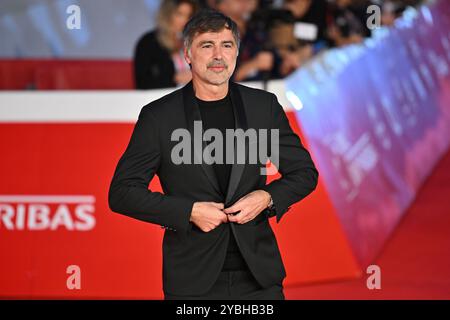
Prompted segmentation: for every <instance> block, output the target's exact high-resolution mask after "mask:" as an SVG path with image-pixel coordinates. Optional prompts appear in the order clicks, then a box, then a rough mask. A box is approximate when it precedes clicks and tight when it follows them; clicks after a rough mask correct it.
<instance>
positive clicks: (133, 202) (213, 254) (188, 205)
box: [109, 11, 318, 299]
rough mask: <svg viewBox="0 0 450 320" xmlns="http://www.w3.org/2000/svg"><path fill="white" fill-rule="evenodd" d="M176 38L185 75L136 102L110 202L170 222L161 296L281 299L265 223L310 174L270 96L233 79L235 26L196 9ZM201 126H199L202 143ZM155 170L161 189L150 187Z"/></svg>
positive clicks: (310, 183)
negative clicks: (270, 176) (183, 81)
mask: <svg viewBox="0 0 450 320" xmlns="http://www.w3.org/2000/svg"><path fill="white" fill-rule="evenodd" d="M183 34H184V41H185V42H184V43H185V49H184V50H185V59H186V61H187V62H188V63H189V64H190V65H191V70H192V81H191V82H190V83H189V84H187V85H186V86H184V87H183V88H181V89H179V90H176V91H174V92H172V93H170V94H168V95H166V96H164V97H162V98H161V99H159V100H156V101H153V102H151V103H149V104H148V105H147V106H145V107H144V108H142V110H141V112H140V114H139V119H138V121H137V123H136V125H135V128H134V131H133V134H132V136H131V139H130V142H129V145H128V147H127V149H126V151H125V153H124V154H123V155H122V157H121V159H120V161H119V163H118V165H117V168H116V171H115V174H114V177H113V179H112V182H111V186H110V190H109V206H110V208H111V210H112V211H115V212H118V213H121V214H125V215H127V216H130V217H133V218H135V219H139V220H142V221H146V222H149V223H154V224H158V225H161V226H163V228H165V229H166V230H165V233H164V240H163V289H164V294H165V298H166V299H284V294H283V287H282V281H283V279H284V278H285V276H286V272H285V269H284V266H283V262H282V259H281V255H280V252H279V249H278V245H277V242H276V239H275V236H274V233H273V231H272V229H271V226H270V224H269V218H270V217H276V221H277V222H279V221H280V219H281V217H282V216H283V215H284V214H285V213H286V212H287V211H288V210H289V207H290V206H291V205H292V204H294V203H296V202H298V201H300V200H301V199H303V198H304V197H306V196H307V195H308V194H310V193H311V192H312V191H313V190H314V189H315V187H316V185H317V179H318V172H317V170H316V168H315V166H314V164H313V162H312V160H311V157H310V155H309V153H308V151H307V150H306V149H305V148H304V147H303V146H302V144H301V141H300V139H299V137H298V136H297V135H296V134H295V133H294V132H293V131H292V129H291V127H290V126H289V123H288V119H287V117H286V114H285V113H284V111H283V108H282V107H281V105H280V104H279V103H278V101H277V98H276V97H275V95H273V94H272V93H268V92H266V91H263V90H258V89H252V88H249V87H246V86H243V85H239V84H236V83H232V82H229V79H230V77H231V75H232V73H233V71H234V68H235V65H236V58H237V54H238V47H239V33H238V30H237V26H236V24H235V23H234V22H233V21H232V20H231V19H230V18H228V17H226V16H224V15H223V14H221V13H219V12H216V11H203V12H200V13H199V14H197V15H196V16H194V17H193V18H192V19H191V20H190V21H189V22H188V23H187V24H186V26H185V29H184V33H183ZM199 121H201V122H199ZM199 124H200V126H201V127H200V129H207V130H206V131H204V134H205V135H204V136H202V137H201V138H200V139H201V140H198V133H199ZM211 130H212V131H211ZM214 130H215V131H214ZM230 130H231V131H230ZM250 130H253V131H254V132H256V131H257V132H258V133H264V132H271V133H272V132H275V134H274V135H270V139H269V138H268V139H260V140H259V141H257V142H256V141H252V137H253V139H254V137H255V136H252V135H251V134H249V135H248V136H246V135H245V133H246V132H250ZM208 131H209V132H210V133H211V132H213V133H219V134H221V135H222V136H225V137H226V138H227V137H228V133H229V132H232V133H234V134H235V135H234V136H233V138H234V140H232V141H231V144H230V143H229V139H228V140H226V143H220V142H221V141H222V142H223V140H222V139H219V137H218V136H217V135H215V136H214V135H213V136H214V139H212V138H211V136H210V137H209V138H208V137H207V136H206V133H207V132H208ZM201 133H203V131H202V130H200V134H201ZM243 133H244V134H243ZM180 137H184V138H185V139H184V140H183V141H181V142H180ZM192 137H193V138H192ZM239 137H240V138H242V137H244V139H239ZM258 137H259V136H258ZM262 140H264V142H265V143H266V144H267V147H268V151H269V152H270V159H271V161H272V162H274V163H276V167H277V168H278V170H279V172H280V173H281V178H280V179H278V180H275V181H273V182H271V183H270V184H267V185H266V176H265V174H264V168H265V166H266V162H265V161H264V157H263V159H262V160H260V161H259V162H256V163H255V162H254V161H253V162H252V161H250V159H254V158H255V157H254V156H255V154H252V152H253V153H254V152H255V149H254V148H252V146H254V145H255V144H258V146H260V145H259V143H260V142H261V141H262ZM269 140H270V143H269ZM207 141H210V143H209V144H208V143H207ZM213 143H216V144H215V146H216V147H217V146H218V147H217V148H213V147H211V146H212V145H213ZM181 144H184V146H187V148H181V149H180V145H181ZM224 145H226V147H225V146H224ZM230 146H231V149H229V148H228V147H230ZM199 147H200V148H199ZM208 148H209V149H208ZM230 150H231V151H230ZM242 150H243V155H244V157H243V158H241V160H239V154H240V151H242ZM220 154H222V155H225V157H222V160H223V159H224V158H227V160H226V161H222V160H220V157H219V155H220ZM230 155H231V156H230ZM241 155H242V153H241ZM228 156H230V157H228ZM275 156H276V157H275ZM208 159H209V160H208ZM211 159H214V161H212V162H211V161H210V160H211ZM217 159H219V160H217ZM230 159H231V160H232V161H229V160H230ZM242 159H244V160H245V161H242ZM180 160H182V161H180ZM273 160H276V161H273ZM155 174H157V175H158V176H159V179H160V182H161V186H162V188H163V191H164V194H161V193H159V192H153V191H151V190H148V185H149V183H150V181H151V179H152V178H153V176H154V175H155Z"/></svg>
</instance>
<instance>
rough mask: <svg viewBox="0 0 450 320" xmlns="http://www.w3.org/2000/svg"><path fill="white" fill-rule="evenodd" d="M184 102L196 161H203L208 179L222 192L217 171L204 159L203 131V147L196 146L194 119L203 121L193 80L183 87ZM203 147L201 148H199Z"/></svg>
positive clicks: (215, 188)
mask: <svg viewBox="0 0 450 320" xmlns="http://www.w3.org/2000/svg"><path fill="white" fill-rule="evenodd" d="M183 103H184V112H185V115H186V123H187V128H188V130H189V132H190V134H191V137H192V141H191V147H192V149H191V150H193V152H192V154H193V156H194V163H201V167H202V169H203V171H204V172H205V174H206V177H207V178H208V181H209V182H210V183H211V185H212V187H213V188H214V190H216V191H217V192H218V193H219V194H220V193H221V191H220V187H219V182H218V181H217V177H216V173H215V172H214V168H213V166H211V165H207V164H206V163H204V161H203V154H202V153H203V150H204V149H205V148H206V141H203V132H201V133H200V134H201V136H200V138H201V140H202V147H201V148H196V147H195V146H194V121H202V118H201V115H200V108H199V107H198V104H197V99H196V98H195V94H194V88H193V85H192V81H191V82H189V83H188V84H187V85H185V86H184V87H183ZM199 149H201V150H199Z"/></svg>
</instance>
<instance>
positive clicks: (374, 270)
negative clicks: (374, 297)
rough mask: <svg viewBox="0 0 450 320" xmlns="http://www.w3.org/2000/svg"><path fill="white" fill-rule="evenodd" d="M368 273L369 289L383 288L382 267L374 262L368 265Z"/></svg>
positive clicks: (367, 283) (367, 282)
mask: <svg viewBox="0 0 450 320" xmlns="http://www.w3.org/2000/svg"><path fill="white" fill-rule="evenodd" d="M367 274H370V276H369V277H368V278H367V281H366V285H367V289H369V290H374V289H377V290H380V289H381V268H380V267H379V266H377V265H376V264H372V265H370V266H368V267H367Z"/></svg>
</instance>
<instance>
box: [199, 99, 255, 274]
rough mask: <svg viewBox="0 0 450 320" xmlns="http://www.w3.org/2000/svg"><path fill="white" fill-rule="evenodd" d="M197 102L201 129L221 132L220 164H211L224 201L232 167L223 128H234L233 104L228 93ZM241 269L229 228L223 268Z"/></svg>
mask: <svg viewBox="0 0 450 320" xmlns="http://www.w3.org/2000/svg"><path fill="white" fill-rule="evenodd" d="M197 102H198V105H199V107H200V114H201V117H202V125H203V130H204V131H206V130H208V129H212V128H214V129H218V130H220V131H221V133H222V137H223V147H224V150H223V153H222V155H223V161H222V164H217V163H214V164H212V166H213V167H214V171H215V173H216V176H217V180H218V182H219V186H220V190H221V191H222V196H223V200H222V201H223V202H225V196H226V193H227V189H228V181H229V179H230V174H231V167H232V165H231V164H226V156H225V155H226V153H225V146H226V144H225V130H226V129H234V128H235V125H234V113H233V105H232V102H231V98H230V94H229V93H228V94H227V96H226V97H225V98H223V99H220V100H215V101H203V100H200V99H198V98H197ZM212 156H214V154H212ZM243 269H247V264H246V263H245V260H244V258H243V257H242V254H241V253H240V251H239V248H238V246H237V243H236V239H235V238H234V234H233V232H232V230H231V229H230V241H229V243H228V249H227V256H226V258H225V263H224V266H223V270H224V271H225V270H243Z"/></svg>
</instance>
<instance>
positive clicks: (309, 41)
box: [283, 0, 327, 52]
mask: <svg viewBox="0 0 450 320" xmlns="http://www.w3.org/2000/svg"><path fill="white" fill-rule="evenodd" d="M283 7H284V8H285V9H287V10H289V11H290V12H291V13H292V15H293V16H294V18H295V29H294V34H295V37H296V38H297V39H298V40H299V42H300V45H302V46H304V45H312V46H313V49H314V51H315V52H318V51H319V50H321V49H322V48H324V47H325V46H326V44H327V35H326V27H327V15H326V14H327V2H326V1H325V0H285V1H284V5H283Z"/></svg>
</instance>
